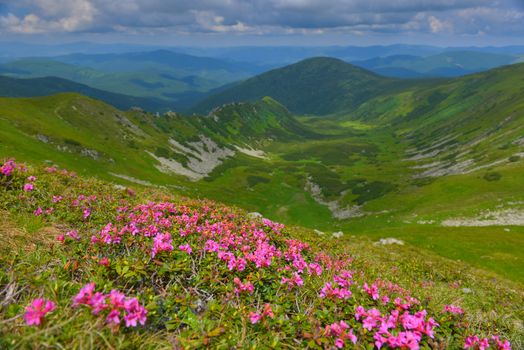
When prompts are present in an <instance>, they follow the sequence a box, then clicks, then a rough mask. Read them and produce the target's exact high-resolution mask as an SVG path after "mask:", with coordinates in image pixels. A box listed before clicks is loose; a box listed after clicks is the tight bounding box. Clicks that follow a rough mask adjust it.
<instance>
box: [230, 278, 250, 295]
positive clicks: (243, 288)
mask: <svg viewBox="0 0 524 350" xmlns="http://www.w3.org/2000/svg"><path fill="white" fill-rule="evenodd" d="M233 282H234V283H235V285H236V287H235V293H237V294H240V293H242V292H248V293H249V294H252V293H253V291H254V290H255V287H253V284H252V283H251V282H246V283H242V281H240V279H239V278H238V277H235V278H234V279H233Z"/></svg>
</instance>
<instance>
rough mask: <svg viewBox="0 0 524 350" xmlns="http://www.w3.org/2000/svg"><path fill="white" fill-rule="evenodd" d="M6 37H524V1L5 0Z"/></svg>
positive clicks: (469, 41)
mask: <svg viewBox="0 0 524 350" xmlns="http://www.w3.org/2000/svg"><path fill="white" fill-rule="evenodd" d="M0 41H21V42H38V43H40V44H42V43H49V44H58V43H66V42H74V41H92V42H100V43H111V42H126V43H134V44H155V45H186V46H238V45H261V46H264V45H297V46H307V45H362V46H365V45H375V44H383V45H387V44H395V43H406V44H430V45H436V46H470V45H471V46H488V45H495V46H502V45H522V44H524V0H187V1H186V0H118V1H112V0H0Z"/></svg>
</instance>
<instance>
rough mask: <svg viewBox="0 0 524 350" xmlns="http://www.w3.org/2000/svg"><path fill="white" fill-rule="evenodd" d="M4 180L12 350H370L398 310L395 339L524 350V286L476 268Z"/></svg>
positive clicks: (408, 250) (226, 216) (103, 193)
mask: <svg viewBox="0 0 524 350" xmlns="http://www.w3.org/2000/svg"><path fill="white" fill-rule="evenodd" d="M0 166H1V173H0V238H1V239H0V253H1V254H0V266H2V269H0V287H1V290H2V294H1V296H2V305H1V309H0V310H1V312H0V322H1V324H2V327H1V328H0V346H1V347H2V349H11V348H13V349H16V348H32V347H40V346H42V345H43V344H45V345H46V346H53V347H63V348H85V347H88V348H105V347H111V348H115V349H130V348H142V349H164V348H172V347H183V348H187V349H196V348H202V347H213V348H231V347H237V348H268V347H271V348H284V347H301V348H305V347H307V348H314V349H322V348H330V347H333V346H334V344H335V342H337V343H338V344H340V341H342V342H343V343H342V344H345V345H346V346H347V347H351V346H353V343H354V344H355V345H354V347H355V348H357V349H369V348H372V347H373V346H374V342H375V337H374V335H375V334H377V333H379V331H378V327H379V326H380V322H379V323H378V324H376V325H374V326H373V325H372V326H371V327H370V326H366V322H370V320H371V321H372V319H368V320H367V321H365V318H367V317H368V316H367V312H369V314H370V315H371V314H372V309H373V308H374V309H373V310H376V312H378V313H379V314H380V315H385V316H388V317H389V315H395V313H397V312H398V310H399V308H400V307H401V308H402V309H403V311H402V312H401V315H402V316H401V317H398V318H397V320H396V321H393V322H394V324H393V325H392V326H390V327H389V328H390V330H391V333H392V336H396V335H397V334H398V333H399V332H401V331H402V332H408V333H409V332H413V330H412V328H410V326H409V323H408V322H407V318H409V319H410V320H412V321H416V319H419V321H417V322H420V320H422V322H423V323H424V327H423V329H424V330H423V331H421V333H420V340H417V346H420V347H426V348H433V347H437V348H461V347H463V344H464V343H465V342H466V341H467V338H468V337H469V336H471V335H473V334H477V335H478V336H479V337H480V338H481V339H482V338H484V337H486V338H487V339H489V340H490V341H492V347H493V348H498V346H497V345H496V343H495V340H491V339H492V338H491V336H492V335H495V334H496V335H498V336H500V338H501V340H500V341H501V344H502V342H503V341H505V340H506V339H507V340H509V341H511V343H512V346H513V348H515V349H518V348H520V347H521V346H522V345H523V344H522V339H523V337H524V333H523V329H522V319H523V317H524V313H523V312H524V310H523V309H522V303H523V302H524V296H523V294H522V292H521V290H520V289H519V288H520V286H519V285H518V284H516V283H513V282H511V281H508V280H506V279H502V278H500V277H498V276H497V275H495V274H493V273H490V272H488V271H483V270H478V269H473V268H471V266H469V265H468V264H465V263H463V262H460V261H451V260H448V259H444V258H441V257H439V256H438V255H435V254H433V253H431V252H429V251H426V250H421V249H418V248H417V249H414V248H413V247H410V246H381V245H376V244H374V243H373V242H372V241H371V240H369V239H367V238H357V237H355V238H348V237H345V238H342V239H341V240H340V239H334V238H330V237H319V236H317V235H316V234H315V233H313V232H312V231H311V230H307V229H304V228H299V227H285V226H284V225H280V224H277V223H275V222H271V221H269V220H267V219H250V218H249V217H248V216H247V215H246V212H244V211H242V210H240V209H237V208H234V207H226V206H224V205H221V204H218V203H214V202H211V201H209V200H191V199H188V198H183V197H179V196H176V195H172V194H169V193H168V192H166V189H154V188H150V187H148V188H144V187H141V186H138V187H137V186H135V187H134V188H129V187H127V188H126V187H122V186H118V187H117V186H115V185H114V184H113V183H110V182H104V181H100V180H97V179H93V178H87V177H82V176H77V175H76V174H74V173H72V172H70V171H67V170H66V169H59V168H56V167H49V166H45V167H43V168H34V167H31V166H29V167H28V166H26V165H23V164H16V163H14V162H10V161H8V162H6V163H4V162H2V163H0ZM29 184H30V185H31V187H27V185H29ZM151 235H153V236H154V238H153V237H151ZM232 242H235V243H232ZM237 242H241V244H239V243H237ZM220 253H223V254H224V255H221V254H220ZM302 264H305V265H302ZM302 266H303V267H302ZM331 286H338V287H337V289H336V290H337V292H334V291H333V288H331ZM95 292H96V293H95ZM348 293H349V294H348ZM376 295H378V296H376ZM378 297H380V298H378ZM385 297H387V299H385ZM39 301H42V302H43V303H44V302H45V303H46V304H47V306H46V308H45V309H44V310H41V309H40V307H39V306H38V305H39ZM35 310H36V311H35ZM362 312H364V313H365V315H364V317H362V315H360V316H357V315H359V313H362ZM426 313H427V316H426ZM415 315H418V316H415ZM397 316H398V315H397ZM372 317H378V316H372ZM380 317H382V316H380ZM421 317H422V318H421ZM390 320H391V319H390ZM432 320H433V321H432ZM340 321H344V323H340ZM435 322H436V323H437V324H438V325H437V324H435ZM337 324H341V325H344V327H347V328H348V329H346V330H347V333H344V334H346V335H344V334H341V333H340V332H337V331H336V329H337V328H336V325H337ZM346 325H347V326H346ZM349 329H350V330H351V332H349ZM349 334H351V336H349ZM399 341H403V340H402V337H400V336H399Z"/></svg>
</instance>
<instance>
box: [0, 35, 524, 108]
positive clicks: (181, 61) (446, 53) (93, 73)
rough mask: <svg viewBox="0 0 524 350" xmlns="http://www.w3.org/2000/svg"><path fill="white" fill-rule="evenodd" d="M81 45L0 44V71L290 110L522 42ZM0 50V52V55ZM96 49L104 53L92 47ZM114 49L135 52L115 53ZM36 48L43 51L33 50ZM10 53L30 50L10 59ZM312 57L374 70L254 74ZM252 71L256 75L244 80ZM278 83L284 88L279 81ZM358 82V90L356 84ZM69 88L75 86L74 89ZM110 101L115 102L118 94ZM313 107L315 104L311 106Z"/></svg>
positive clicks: (472, 64)
mask: <svg viewBox="0 0 524 350" xmlns="http://www.w3.org/2000/svg"><path fill="white" fill-rule="evenodd" d="M84 44H85V48H84V47H83V46H82V43H77V44H74V43H73V44H68V45H62V46H59V47H57V48H56V51H55V53H65V54H60V55H54V56H50V52H51V51H46V50H48V49H49V50H50V48H49V47H47V46H39V45H35V46H34V47H33V46H31V45H28V44H20V43H8V44H6V43H4V45H1V44H0V62H2V61H3V63H1V64H0V75H4V76H8V77H12V78H44V77H58V78H62V79H67V80H70V81H72V82H76V83H79V84H83V85H86V86H89V87H91V88H93V89H98V90H103V91H106V92H108V93H114V94H119V95H127V96H130V97H131V96H132V97H135V98H136V99H135V100H134V101H135V102H137V103H140V104H139V106H140V107H142V108H144V109H147V110H150V111H165V110H166V106H170V107H171V106H174V108H175V109H176V110H178V111H198V112H204V111H206V110H210V109H211V108H213V107H214V106H216V105H220V103H223V102H231V101H237V100H239V98H240V100H243V99H247V100H250V101H253V100H256V99H258V98H261V97H263V96H266V95H271V96H273V97H275V98H276V99H277V100H280V99H282V100H283V101H282V102H283V103H284V104H286V105H287V107H288V108H290V110H292V111H294V112H297V113H310V112H311V113H331V112H333V111H335V110H337V108H338V106H340V105H346V106H349V105H351V104H358V101H359V100H360V98H359V95H361V96H365V95H366V94H368V93H372V91H375V90H376V91H379V90H380V91H383V89H384V88H386V87H385V86H384V85H383V84H382V83H384V82H386V81H387V80H388V79H386V78H385V77H390V78H433V77H454V76H462V75H465V74H471V73H475V72H479V71H483V70H487V69H491V68H495V67H499V66H501V65H506V64H512V63H515V62H519V61H522V60H523V59H524V58H523V57H524V55H523V54H522V53H523V52H524V47H519V46H514V47H500V48H496V47H487V48H474V47H471V48H463V49H460V48H438V47H433V46H423V45H390V46H369V47H356V46H348V47H338V46H329V47H234V48H180V47H179V48H174V49H171V50H167V49H162V48H157V47H151V48H155V49H154V50H150V51H144V49H148V48H149V47H148V46H133V45H116V46H115V47H114V48H110V47H108V46H104V45H97V44H89V43H84ZM31 47H33V48H34V50H33V51H31V50H30V48H31ZM8 48H12V49H13V51H9V50H7V49H8ZM2 49H3V50H4V51H3V52H4V57H3V59H2V58H1V55H2ZM90 50H91V51H90ZM104 50H106V51H105V52H109V53H100V52H104ZM122 50H139V51H130V52H121V51H122ZM174 50H176V51H174ZM70 51H73V52H75V51H76V53H69V52H70ZM83 52H92V53H83ZM38 54H42V55H43V56H42V57H34V56H37V55H38ZM17 55H25V56H31V57H19V58H16V57H17ZM44 56H45V57H44ZM312 56H320V57H333V58H337V59H339V60H340V61H344V62H351V63H352V64H353V65H354V66H359V67H361V68H365V69H366V70H367V71H368V72H367V73H368V74H371V72H373V73H375V75H377V74H378V75H380V77H378V76H375V77H371V76H370V78H369V79H368V78H365V77H363V79H360V78H356V79H355V78H354V77H353V78H352V79H349V80H348V79H346V78H347V77H348V73H349V74H353V71H354V70H355V69H356V68H355V67H353V68H351V69H342V67H343V65H342V64H341V63H343V62H338V63H339V67H338V68H334V67H335V66H333V67H331V68H330V69H329V70H327V71H326V73H327V76H323V75H322V74H320V75H319V80H318V81H317V82H315V81H313V80H314V79H310V78H312V77H313V76H314V75H315V74H316V73H314V72H311V73H312V74H311V75H309V76H298V75H297V74H294V73H293V72H292V71H290V70H289V69H288V68H286V69H285V70H284V71H277V73H276V75H281V73H285V78H283V77H282V76H280V77H276V75H275V74H268V75H262V76H260V77H259V76H257V75H258V74H261V73H264V72H268V73H270V72H269V71H270V70H272V69H273V70H274V69H278V68H281V67H282V66H286V65H289V64H290V63H291V64H293V63H297V61H301V60H303V59H307V58H311V57H312ZM347 67H349V66H346V68H347ZM310 68H311V69H319V70H321V69H323V68H322V67H317V68H314V67H313V65H312V66H310ZM333 69H334V70H333ZM337 69H339V70H338V71H337ZM361 73H362V72H361ZM339 74H340V76H338V75H339ZM362 74H364V73H362ZM254 76H257V78H256V79H255V80H250V78H252V77H254ZM273 78H275V79H277V80H278V81H279V83H278V86H280V88H278V89H280V90H282V89H287V90H289V89H288V88H287V87H293V92H286V91H271V93H269V90H272V86H273V85H274V84H273V83H272V79H273ZM265 79H266V80H265ZM264 80H265V81H264ZM345 80H347V82H346V83H344V81H345ZM359 80H362V81H373V80H374V81H375V82H376V83H377V84H378V85H375V84H370V85H368V86H363V85H362V84H360V83H359V82H358V81H359ZM255 81H256V82H255ZM322 81H325V82H328V83H327V84H326V85H325V86H324V87H323V88H322V89H317V88H315V85H316V84H320V82H322ZM398 84H399V83H398V82H397V83H395V84H393V85H396V86H398ZM402 84H403V85H406V84H408V85H409V84H410V83H409V82H402ZM262 85H264V86H265V87H263V86H262ZM341 85H344V87H343V89H345V91H346V94H347V95H346V96H345V97H340V98H341V100H329V99H328V100H326V99H325V97H330V94H329V93H326V91H328V90H329V89H327V88H328V86H329V87H330V90H336V88H337V86H341ZM364 85H365V84H364ZM393 85H391V86H393ZM284 86H287V87H286V88H284ZM231 89H233V90H231ZM297 89H298V90H297ZM307 89H310V92H309V93H310V97H311V98H296V99H295V100H293V95H297V94H298V95H301V96H304V94H303V92H304V90H307ZM360 89H362V91H359V90H360ZM33 90H34V89H33ZM241 90H242V91H241ZM60 91H63V90H60ZM71 91H73V92H74V91H78V89H73V90H71ZM319 91H322V92H319ZM35 93H36V91H35ZM38 95H42V93H39V94H38ZM98 95H100V93H98ZM90 96H95V95H93V94H91V95H90ZM143 98H145V99H143ZM104 100H105V101H109V100H108V99H104ZM115 100H118V101H123V99H122V98H118V99H115ZM292 100H293V101H292ZM343 100H344V101H343ZM286 101H287V103H285V102H286ZM319 101H322V103H319ZM326 101H329V102H326ZM115 105H117V106H118V107H121V108H124V107H125V106H129V105H130V103H127V102H126V103H120V102H116V104H115ZM313 106H316V107H315V108H313Z"/></svg>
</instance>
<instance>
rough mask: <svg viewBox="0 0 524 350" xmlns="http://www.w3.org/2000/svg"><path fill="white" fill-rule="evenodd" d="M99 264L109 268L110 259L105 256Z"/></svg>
mask: <svg viewBox="0 0 524 350" xmlns="http://www.w3.org/2000/svg"><path fill="white" fill-rule="evenodd" d="M98 263H99V264H100V265H104V266H109V259H108V258H106V257H105V256H104V257H103V258H102V259H100V261H99V262H98Z"/></svg>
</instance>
